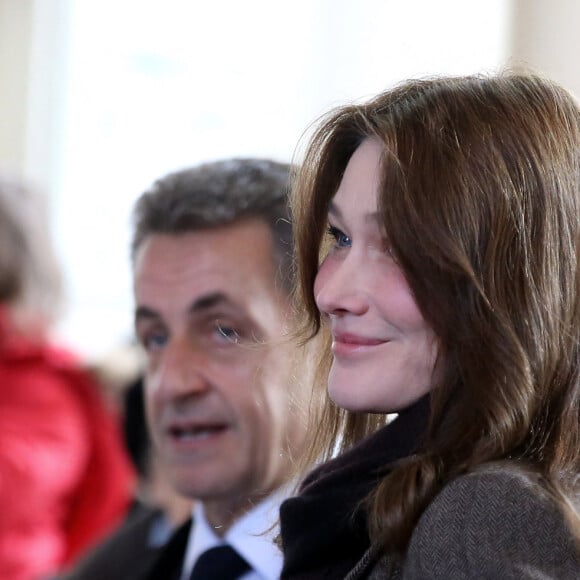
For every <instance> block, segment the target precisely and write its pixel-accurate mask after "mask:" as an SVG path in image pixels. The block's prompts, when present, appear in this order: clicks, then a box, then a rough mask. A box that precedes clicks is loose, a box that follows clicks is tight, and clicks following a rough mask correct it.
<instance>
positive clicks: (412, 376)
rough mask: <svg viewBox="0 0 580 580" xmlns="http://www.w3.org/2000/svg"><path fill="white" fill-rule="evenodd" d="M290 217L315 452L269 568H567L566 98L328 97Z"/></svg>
mask: <svg viewBox="0 0 580 580" xmlns="http://www.w3.org/2000/svg"><path fill="white" fill-rule="evenodd" d="M293 209H294V216H295V225H296V239H297V248H298V249H297V266H298V275H299V291H298V295H299V299H300V300H301V302H302V305H303V307H304V308H305V311H306V312H307V315H308V321H307V328H306V332H308V336H309V337H310V338H314V337H317V338H322V337H327V338H328V339H329V340H327V341H326V343H325V344H326V345H327V348H326V349H324V353H323V356H324V357H325V360H326V363H327V364H326V365H322V366H321V375H322V377H323V378H324V380H323V381H321V383H320V385H319V388H318V389H317V390H315V395H317V396H318V397H319V400H322V401H323V404H322V406H321V409H322V410H321V412H320V413H318V414H315V416H313V429H314V430H315V431H314V435H313V436H312V441H311V442H312V444H311V450H310V454H309V458H310V459H311V460H313V459H320V458H322V459H324V460H327V462H326V463H324V464H322V465H321V466H319V467H318V468H317V469H315V470H314V471H313V472H312V473H311V474H310V475H309V476H308V477H307V478H306V480H305V481H304V482H303V484H302V486H301V490H300V494H299V495H298V496H297V497H295V498H291V499H289V500H287V502H285V503H284V504H283V506H282V508H281V540H282V544H283V548H284V552H285V565H284V571H283V578H323V577H324V578H344V577H348V578H351V579H353V578H367V577H369V578H404V579H427V578H429V579H445V580H448V579H454V580H455V579H462V578H465V579H467V578H489V579H496V578H540V577H541V578H554V579H555V578H557V579H558V580H562V579H568V578H570V579H572V578H579V577H580V552H579V549H578V547H579V545H580V543H579V540H580V515H579V510H578V506H579V504H578V497H579V492H580V483H579V467H580V425H579V421H580V419H579V406H580V378H579V372H580V370H579V362H580V358H579V356H580V355H579V345H580V295H579V292H578V290H579V281H580V263H579V260H580V249H579V246H580V218H579V217H578V216H580V110H579V107H578V105H577V104H576V103H575V102H574V100H573V98H572V97H571V96H570V95H569V94H568V93H567V92H566V91H564V90H563V89H562V88H560V87H558V86H556V85H555V84H553V83H551V82H548V81H546V80H542V79H540V78H537V77H533V76H527V75H517V74H506V75H500V76H497V77H491V78H487V77H465V78H441V79H432V80H423V81H411V82H407V83H405V84H403V85H401V86H399V87H397V88H395V89H393V90H391V91H387V92H385V93H383V94H380V95H378V96H377V97H376V98H374V99H372V100H371V101H369V102H367V103H364V104H360V105H352V106H346V107H343V108H340V109H338V110H336V111H333V112H332V113H331V114H330V115H329V116H328V117H327V118H326V119H325V121H324V122H323V123H322V124H321V126H320V127H319V128H318V129H317V130H316V132H315V134H314V136H313V137H312V140H311V142H310V144H309V146H308V148H307V151H306V154H305V160H304V163H303V164H302V169H301V171H300V173H299V175H298V178H297V182H296V185H295V188H294V193H293ZM321 256H322V261H321V262H320V257H321ZM330 341H332V344H330ZM325 369H326V370H325ZM326 386H327V387H328V394H329V396H330V400H329V399H328V398H326V397H325V392H324V391H325V390H326ZM325 399H326V400H325ZM313 408H315V409H316V408H319V406H318V405H313ZM390 413H397V414H398V416H397V418H396V419H395V420H394V421H392V422H391V423H388V424H387V417H388V414H390ZM337 450H338V451H340V453H339V455H338V457H335V458H334V459H331V457H333V455H334V454H335V453H336V451H337Z"/></svg>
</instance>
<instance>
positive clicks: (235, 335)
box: [215, 320, 241, 344]
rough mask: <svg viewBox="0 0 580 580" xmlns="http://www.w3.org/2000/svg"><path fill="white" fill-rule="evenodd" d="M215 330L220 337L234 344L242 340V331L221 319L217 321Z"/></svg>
mask: <svg viewBox="0 0 580 580" xmlns="http://www.w3.org/2000/svg"><path fill="white" fill-rule="evenodd" d="M215 331H216V333H217V335H218V337H219V338H221V339H223V340H226V341H227V342H231V343H232V344H238V343H239V342H240V340H241V338H240V333H239V332H238V331H237V330H236V329H235V328H233V327H232V326H228V325H227V324H224V323H222V322H220V321H219V320H216V321H215Z"/></svg>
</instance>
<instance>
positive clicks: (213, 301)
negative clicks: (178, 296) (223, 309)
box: [135, 292, 233, 322]
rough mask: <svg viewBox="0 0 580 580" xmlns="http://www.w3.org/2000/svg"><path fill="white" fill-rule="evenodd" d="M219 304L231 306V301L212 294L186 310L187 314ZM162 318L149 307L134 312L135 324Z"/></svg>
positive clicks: (224, 295) (201, 297)
mask: <svg viewBox="0 0 580 580" xmlns="http://www.w3.org/2000/svg"><path fill="white" fill-rule="evenodd" d="M221 304H226V305H232V304H233V302H232V300H231V299H230V298H229V297H228V296H227V295H226V294H224V293H223V292H212V293H210V294H206V295H204V296H200V297H199V298H197V299H196V300H194V301H193V302H192V303H191V305H190V306H189V308H188V312H189V314H198V313H200V312H204V311H206V310H211V309H212V308H215V307H216V306H220V305H221ZM161 318H162V316H161V315H160V314H159V312H157V311H156V310H154V309H153V308H150V307H149V306H139V307H137V309H136V310H135V322H137V321H139V320H160V319H161Z"/></svg>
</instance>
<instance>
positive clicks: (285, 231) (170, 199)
mask: <svg viewBox="0 0 580 580" xmlns="http://www.w3.org/2000/svg"><path fill="white" fill-rule="evenodd" d="M290 173H291V166H290V165H289V164H286V163H281V162H277V161H273V160H269V159H253V158H247V159H242V158H234V159H225V160H221V161H214V162H209V163H204V164H201V165H198V166H195V167H191V168H187V169H183V170H181V171H176V172H174V173H170V174H169V175H166V176H165V177H162V178H161V179H159V180H157V181H156V182H155V183H154V184H153V185H152V186H151V188H150V189H148V190H147V191H145V192H144V193H143V194H142V195H141V197H140V198H139V199H138V200H137V202H136V204H135V207H134V210H133V224H134V230H133V240H132V244H131V256H132V259H133V260H134V259H135V255H136V253H137V250H138V249H139V247H140V246H141V244H142V243H143V241H144V240H145V239H146V238H147V237H149V236H151V235H153V234H170V235H179V234H183V233H188V232H193V231H197V230H200V229H208V228H215V227H219V226H224V225H228V224H231V223H233V222H236V221H240V220H244V219H250V218H257V219H261V220H263V221H264V222H265V223H266V224H267V225H268V226H269V227H270V231H271V233H272V239H273V247H274V249H275V252H276V255H275V258H277V261H278V267H277V270H278V272H279V278H280V281H281V282H282V285H283V287H284V288H285V289H286V291H288V292H289V291H290V290H291V288H292V285H293V267H292V252H293V238H292V227H291V224H290V214H289V209H288V189H289V182H290ZM248 251H249V252H251V248H248Z"/></svg>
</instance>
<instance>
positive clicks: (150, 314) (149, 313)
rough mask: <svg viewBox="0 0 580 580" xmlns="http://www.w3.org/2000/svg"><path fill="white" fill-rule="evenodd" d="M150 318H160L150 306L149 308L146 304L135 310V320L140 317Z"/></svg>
mask: <svg viewBox="0 0 580 580" xmlns="http://www.w3.org/2000/svg"><path fill="white" fill-rule="evenodd" d="M143 318H145V319H151V318H156V319H157V318H161V317H160V316H159V313H158V312H156V311H155V310H153V309H152V308H149V307H148V306H139V307H138V308H137V309H136V310H135V321H137V320H141V319H143Z"/></svg>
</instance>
